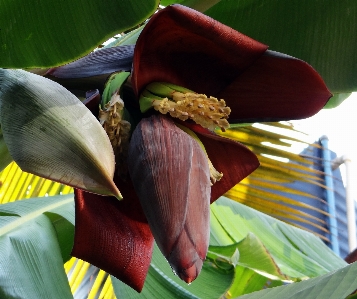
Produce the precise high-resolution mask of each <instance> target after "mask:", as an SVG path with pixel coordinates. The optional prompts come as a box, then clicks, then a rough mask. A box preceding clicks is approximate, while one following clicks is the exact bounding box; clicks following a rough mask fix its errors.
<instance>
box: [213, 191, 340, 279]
mask: <svg viewBox="0 0 357 299" xmlns="http://www.w3.org/2000/svg"><path fill="white" fill-rule="evenodd" d="M211 211H212V214H211V243H210V244H211V245H220V246H222V245H231V244H234V243H238V242H240V241H241V240H243V239H244V238H246V236H247V235H248V234H249V233H253V234H254V235H255V236H256V237H257V238H258V239H259V241H260V242H261V243H262V245H264V247H262V248H264V249H266V250H267V251H268V253H269V255H271V257H272V258H273V260H274V263H275V264H276V265H277V266H278V268H279V269H280V271H281V273H282V274H283V275H287V276H289V277H290V278H295V279H305V278H307V277H316V276H319V275H322V274H325V273H327V272H328V271H332V270H335V269H337V268H340V267H343V266H345V265H346V262H345V261H344V260H342V259H341V258H339V257H338V256H336V255H335V254H334V253H333V252H332V251H331V250H330V249H329V248H328V247H327V246H326V245H325V244H324V243H323V242H322V241H321V240H320V239H319V238H317V237H316V236H314V235H313V234H311V233H308V232H306V231H303V230H301V229H298V228H295V227H293V226H291V225H288V224H285V223H283V222H281V221H279V220H276V219H274V218H272V217H270V216H267V215H265V214H262V213H260V212H258V211H256V210H253V209H251V208H249V207H247V206H244V205H242V204H240V203H237V202H235V201H232V200H230V199H228V198H225V197H221V198H220V199H219V200H217V201H216V202H215V203H213V204H212V205H211ZM229 239H231V240H232V241H229ZM256 244H258V243H256ZM241 246H242V245H241ZM244 247H245V246H244ZM255 248H259V247H256V245H255ZM260 250H261V249H260ZM244 252H246V254H248V257H246V258H245V259H244V260H245V261H248V262H249V259H250V258H251V259H252V260H251V261H250V263H251V264H250V267H251V269H256V267H257V266H256V265H255V266H254V265H253V264H254V257H253V253H254V252H255V251H251V252H250V253H249V250H246V247H245V250H244ZM249 254H251V255H252V256H251V257H250V255H249ZM244 265H245V266H247V264H244Z"/></svg>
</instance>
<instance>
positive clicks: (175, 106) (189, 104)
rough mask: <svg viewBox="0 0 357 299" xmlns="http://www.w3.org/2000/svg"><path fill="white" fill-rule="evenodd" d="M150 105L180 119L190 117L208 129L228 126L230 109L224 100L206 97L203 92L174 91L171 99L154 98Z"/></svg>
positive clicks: (222, 128)
mask: <svg viewBox="0 0 357 299" xmlns="http://www.w3.org/2000/svg"><path fill="white" fill-rule="evenodd" d="M152 105H153V107H154V109H155V110H157V111H159V112H160V113H162V114H166V113H169V114H170V115H171V116H172V117H176V118H178V119H181V120H187V119H189V118H190V119H192V120H193V121H195V122H196V123H197V124H199V125H201V126H202V127H204V128H207V129H209V130H212V131H213V130H214V129H215V128H216V127H217V126H218V127H220V128H221V130H222V131H225V129H227V128H229V123H228V121H227V118H228V115H229V114H230V113H231V109H230V108H229V107H226V102H225V101H224V100H218V99H216V98H214V97H209V98H207V96H206V95H204V94H196V93H190V92H188V93H181V92H174V93H173V94H172V101H171V100H169V99H168V98H164V99H162V100H154V101H153V102H152Z"/></svg>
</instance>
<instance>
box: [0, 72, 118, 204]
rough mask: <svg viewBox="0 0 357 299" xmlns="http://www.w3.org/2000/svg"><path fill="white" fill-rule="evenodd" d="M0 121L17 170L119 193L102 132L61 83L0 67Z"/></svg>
mask: <svg viewBox="0 0 357 299" xmlns="http://www.w3.org/2000/svg"><path fill="white" fill-rule="evenodd" d="M0 119H1V128H2V130H3V134H4V139H5V142H6V145H7V147H8V149H9V152H10V154H11V156H12V157H13V159H14V160H15V161H16V163H17V164H18V165H19V166H20V167H21V169H22V170H24V171H27V172H30V173H33V174H36V175H39V176H42V177H45V178H49V179H52V180H54V181H58V182H61V183H64V184H67V185H70V186H73V187H76V188H82V189H85V190H88V191H91V192H96V193H100V194H108V195H115V196H117V197H120V192H119V190H118V189H117V187H116V186H115V184H114V182H113V175H114V168H115V163H114V154H113V149H112V145H111V144H110V141H109V138H108V136H107V134H106V132H105V131H104V129H103V128H102V126H101V125H100V123H99V122H98V120H97V119H96V117H95V116H94V115H92V113H91V112H90V110H88V109H87V108H86V107H85V106H84V105H83V104H82V103H81V102H80V101H79V100H78V99H77V98H76V97H75V96H74V95H73V94H71V93H70V92H69V91H68V90H66V89H65V88H64V87H62V86H61V85H59V84H57V83H55V82H53V81H51V80H49V79H46V78H44V77H41V76H38V75H35V74H32V73H29V72H25V71H23V70H6V69H0Z"/></svg>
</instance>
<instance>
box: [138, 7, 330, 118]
mask: <svg viewBox="0 0 357 299" xmlns="http://www.w3.org/2000/svg"><path fill="white" fill-rule="evenodd" d="M267 48H268V47H267V46H265V45H263V44H261V43H259V42H257V41H255V40H253V39H251V38H249V37H247V36H245V35H244V34H241V33H239V32H237V31H235V30H233V29H232V28H230V27H228V26H225V25H223V24H221V23H219V22H217V21H215V20H213V19H212V18H210V17H208V16H205V15H203V14H201V13H199V12H197V11H195V10H192V9H190V8H187V7H184V6H181V5H172V6H169V7H167V8H165V9H163V10H161V11H160V12H158V13H156V14H155V15H154V16H153V17H152V18H151V20H150V22H149V23H148V24H147V25H146V26H145V28H144V29H143V31H142V34H141V35H140V37H139V39H138V41H137V44H136V47H135V52H134V63H133V75H132V83H133V87H134V90H135V92H136V93H137V94H139V93H140V92H142V90H143V88H144V87H145V86H146V85H147V84H149V83H151V82H161V81H162V82H169V83H172V84H176V85H179V86H183V87H185V88H188V89H191V90H193V91H195V92H198V93H203V94H206V95H208V96H214V97H216V98H223V99H224V100H225V101H226V103H227V106H229V107H231V109H232V112H231V115H230V118H229V121H230V123H235V122H248V121H249V122H251V121H278V120H287V119H299V118H306V117H309V116H311V115H313V114H315V113H317V112H318V111H319V110H320V109H321V108H322V107H323V106H324V105H325V104H326V102H327V101H328V99H329V98H330V97H331V93H330V92H329V91H328V89H327V88H326V86H325V84H324V82H323V80H322V78H321V77H320V75H319V74H318V73H317V72H316V71H315V70H314V69H313V68H312V67H311V66H310V65H308V64H307V63H306V62H304V61H301V60H299V59H296V58H293V57H290V56H288V55H284V54H281V53H277V52H273V51H269V50H267Z"/></svg>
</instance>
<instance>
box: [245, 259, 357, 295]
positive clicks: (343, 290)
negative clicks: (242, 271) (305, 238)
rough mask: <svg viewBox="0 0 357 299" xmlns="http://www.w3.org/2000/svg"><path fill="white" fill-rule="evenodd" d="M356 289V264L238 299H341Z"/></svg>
mask: <svg viewBox="0 0 357 299" xmlns="http://www.w3.org/2000/svg"><path fill="white" fill-rule="evenodd" d="M356 289H357V263H353V264H351V265H348V266H346V267H344V268H342V269H339V270H337V271H334V272H330V273H328V274H325V275H323V276H320V277H316V278H312V279H309V280H306V281H302V282H298V283H293V284H291V285H287V286H281V287H277V288H272V289H267V290H262V291H259V292H256V293H253V294H249V295H245V296H241V297H239V299H268V298H274V299H301V298H304V299H343V298H346V297H347V296H348V295H349V294H351V293H352V292H354V291H355V290H356Z"/></svg>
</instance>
